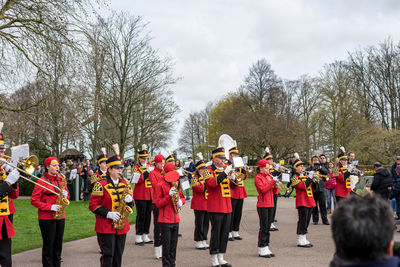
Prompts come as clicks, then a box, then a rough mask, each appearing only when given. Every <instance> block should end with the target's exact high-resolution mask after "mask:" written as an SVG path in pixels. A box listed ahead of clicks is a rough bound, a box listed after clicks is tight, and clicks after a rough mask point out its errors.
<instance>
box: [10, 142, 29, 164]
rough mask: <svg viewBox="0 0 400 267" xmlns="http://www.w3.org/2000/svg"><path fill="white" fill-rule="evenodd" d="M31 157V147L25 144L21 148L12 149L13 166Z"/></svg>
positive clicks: (14, 147)
mask: <svg viewBox="0 0 400 267" xmlns="http://www.w3.org/2000/svg"><path fill="white" fill-rule="evenodd" d="M28 157H29V145H28V144H23V145H20V146H13V147H12V148H11V164H13V165H17V161H19V160H23V159H26V158H28Z"/></svg>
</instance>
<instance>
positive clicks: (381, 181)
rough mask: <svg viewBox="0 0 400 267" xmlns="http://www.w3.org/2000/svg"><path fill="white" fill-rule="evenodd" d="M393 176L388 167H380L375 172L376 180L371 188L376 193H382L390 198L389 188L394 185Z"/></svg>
mask: <svg viewBox="0 0 400 267" xmlns="http://www.w3.org/2000/svg"><path fill="white" fill-rule="evenodd" d="M392 183H393V181H392V176H391V175H390V173H389V170H388V169H386V168H380V169H378V170H377V171H376V173H375V174H374V181H373V182H372V185H371V190H373V191H374V192H375V193H376V194H379V195H381V196H382V197H383V198H384V199H389V193H390V191H389V190H388V189H387V188H388V187H391V186H392Z"/></svg>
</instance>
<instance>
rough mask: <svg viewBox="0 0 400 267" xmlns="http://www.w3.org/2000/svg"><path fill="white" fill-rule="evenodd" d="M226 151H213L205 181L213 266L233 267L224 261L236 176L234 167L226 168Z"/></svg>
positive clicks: (219, 149) (220, 148)
mask: <svg viewBox="0 0 400 267" xmlns="http://www.w3.org/2000/svg"><path fill="white" fill-rule="evenodd" d="M225 159H226V158H225V149H224V148H223V147H219V148H217V149H215V150H213V151H212V165H211V166H210V167H209V168H208V169H207V170H206V171H205V173H204V179H205V181H206V182H205V183H206V187H207V190H208V199H207V211H208V214H209V216H210V221H211V239H210V254H211V264H212V266H220V265H221V266H228V267H229V266H232V265H230V264H229V263H228V262H227V261H226V260H224V254H225V252H226V247H227V245H228V234H229V228H230V225H231V217H232V202H231V190H230V188H231V187H232V186H233V187H235V184H234V183H233V182H231V181H235V180H236V176H235V175H234V174H231V171H233V167H232V165H229V166H225Z"/></svg>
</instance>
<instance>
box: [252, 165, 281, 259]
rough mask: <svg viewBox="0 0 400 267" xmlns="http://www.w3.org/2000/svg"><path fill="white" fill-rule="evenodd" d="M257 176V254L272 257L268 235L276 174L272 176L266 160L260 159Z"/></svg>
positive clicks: (255, 180)
mask: <svg viewBox="0 0 400 267" xmlns="http://www.w3.org/2000/svg"><path fill="white" fill-rule="evenodd" d="M257 173H258V174H257V176H256V177H255V178H254V184H255V186H256V189H257V192H258V197H257V213H258V218H259V220H260V229H259V231H258V255H259V256H260V257H264V258H271V257H274V256H275V254H273V253H272V252H271V251H270V250H269V247H268V245H269V237H270V233H269V231H270V228H271V223H272V218H273V213H274V190H275V184H276V180H277V179H278V178H277V177H276V176H274V178H272V176H271V174H270V171H269V164H268V161H267V160H265V159H262V160H260V161H259V162H258V167H257Z"/></svg>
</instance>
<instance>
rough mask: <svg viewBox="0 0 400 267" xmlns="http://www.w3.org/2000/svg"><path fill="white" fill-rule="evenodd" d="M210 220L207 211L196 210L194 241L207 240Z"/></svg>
mask: <svg viewBox="0 0 400 267" xmlns="http://www.w3.org/2000/svg"><path fill="white" fill-rule="evenodd" d="M209 225H210V218H209V216H208V212H207V211H206V210H194V241H203V240H207V234H208V228H209Z"/></svg>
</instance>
